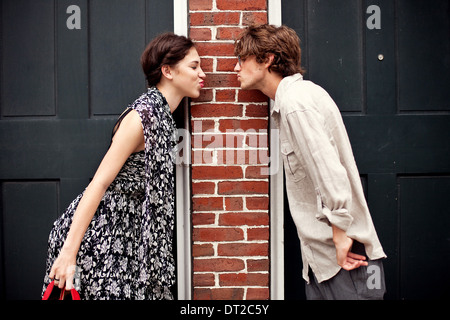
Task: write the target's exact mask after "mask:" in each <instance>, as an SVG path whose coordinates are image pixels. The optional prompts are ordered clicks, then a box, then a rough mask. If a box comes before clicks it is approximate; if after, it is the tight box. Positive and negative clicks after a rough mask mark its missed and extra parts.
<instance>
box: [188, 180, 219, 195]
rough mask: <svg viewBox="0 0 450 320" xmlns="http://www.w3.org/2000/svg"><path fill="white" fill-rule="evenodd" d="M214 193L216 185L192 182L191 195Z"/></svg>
mask: <svg viewBox="0 0 450 320" xmlns="http://www.w3.org/2000/svg"><path fill="white" fill-rule="evenodd" d="M215 192H216V184H215V183H214V182H193V183H192V193H193V194H195V195H198V194H214V193H215Z"/></svg>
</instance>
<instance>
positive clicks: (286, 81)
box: [270, 73, 303, 115]
mask: <svg viewBox="0 0 450 320" xmlns="http://www.w3.org/2000/svg"><path fill="white" fill-rule="evenodd" d="M298 80H303V76H302V75H301V74H300V73H296V74H294V75H292V76H288V77H284V78H283V79H282V80H281V82H280V84H279V85H278V88H277V92H276V93H275V102H274V103H273V104H272V108H271V110H270V114H271V115H272V114H273V113H274V112H276V113H279V112H280V104H281V102H280V100H281V98H282V96H283V94H284V92H285V91H286V89H287V88H288V87H289V86H290V85H291V84H292V83H294V82H295V81H298Z"/></svg>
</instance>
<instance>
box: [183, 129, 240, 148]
mask: <svg viewBox="0 0 450 320" xmlns="http://www.w3.org/2000/svg"><path fill="white" fill-rule="evenodd" d="M244 139H245V135H244V134H243V133H239V132H237V133H227V134H225V133H212V134H210V133H205V134H196V135H193V136H192V139H191V140H192V147H193V148H205V149H216V148H242V147H243V146H244Z"/></svg>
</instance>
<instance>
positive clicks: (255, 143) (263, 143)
mask: <svg viewBox="0 0 450 320" xmlns="http://www.w3.org/2000/svg"><path fill="white" fill-rule="evenodd" d="M265 121H267V124H268V123H269V121H268V120H265ZM264 130H265V131H264ZM268 131H269V130H268V129H266V128H262V129H259V130H258V133H261V134H256V133H254V134H252V133H249V134H248V135H247V137H246V139H245V144H246V145H247V146H249V147H253V148H256V147H260V148H267V147H269V135H268V134H267V132H268ZM264 133H265V134H264Z"/></svg>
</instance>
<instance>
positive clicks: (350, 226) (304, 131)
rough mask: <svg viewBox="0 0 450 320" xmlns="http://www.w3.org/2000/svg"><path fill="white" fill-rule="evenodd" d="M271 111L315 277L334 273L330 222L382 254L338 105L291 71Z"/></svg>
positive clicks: (306, 262) (374, 255) (375, 255)
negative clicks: (276, 126) (291, 73)
mask: <svg viewBox="0 0 450 320" xmlns="http://www.w3.org/2000/svg"><path fill="white" fill-rule="evenodd" d="M271 115H272V117H273V118H274V120H275V123H276V124H277V125H278V127H279V130H280V142H281V153H282V157H283V162H284V169H285V174H286V190H287V196H288V200H289V207H290V211H291V214H292V218H293V220H294V222H295V225H296V227H297V231H298V236H299V238H300V243H301V251H302V260H303V278H304V279H305V280H306V281H307V282H309V278H308V270H309V269H308V266H309V267H311V269H312V271H313V272H314V274H315V276H316V278H317V280H318V281H319V282H322V281H325V280H328V279H330V278H331V277H333V276H334V275H336V274H337V273H338V272H339V270H340V266H339V265H338V264H337V262H336V249H335V246H334V243H333V240H332V236H333V233H332V228H331V224H333V225H335V226H336V227H338V228H340V229H342V230H344V231H346V233H347V236H349V237H350V238H352V239H355V240H357V241H359V242H361V243H363V244H364V245H365V249H366V254H367V256H368V257H369V259H371V260H375V259H380V258H385V257H386V255H385V253H384V252H383V248H382V247H381V244H380V242H379V240H378V236H377V234H376V231H375V228H374V225H373V222H372V219H371V216H370V213H369V209H368V206H367V203H366V200H365V197H364V193H363V188H362V184H361V179H360V176H359V172H358V169H357V167H356V163H355V160H354V157H353V152H352V148H351V145H350V141H349V138H348V135H347V131H346V129H345V126H344V123H343V121H342V116H341V114H340V112H339V109H338V107H337V106H336V104H335V103H334V101H333V100H332V98H331V97H330V96H329V95H328V93H327V92H326V91H325V90H324V89H323V88H321V87H320V86H318V85H316V84H314V83H313V82H311V81H306V80H303V77H302V75H300V74H295V75H293V76H289V77H286V78H284V79H283V80H282V81H281V83H280V85H279V87H278V89H277V92H276V95H275V103H274V105H273V107H272V110H271Z"/></svg>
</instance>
